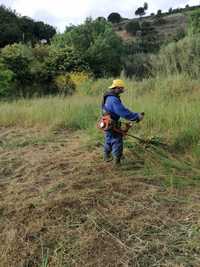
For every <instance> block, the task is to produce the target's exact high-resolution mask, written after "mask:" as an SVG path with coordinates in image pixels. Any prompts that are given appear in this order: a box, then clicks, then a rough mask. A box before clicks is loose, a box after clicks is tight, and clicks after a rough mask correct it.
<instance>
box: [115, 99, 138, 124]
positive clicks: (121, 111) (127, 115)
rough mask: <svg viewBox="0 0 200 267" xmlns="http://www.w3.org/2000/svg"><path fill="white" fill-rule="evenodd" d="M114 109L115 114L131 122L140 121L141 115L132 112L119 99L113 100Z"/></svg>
mask: <svg viewBox="0 0 200 267" xmlns="http://www.w3.org/2000/svg"><path fill="white" fill-rule="evenodd" d="M112 108H113V111H114V113H116V114H117V115H118V116H120V117H122V118H124V119H126V120H129V121H137V120H140V113H137V112H133V111H130V110H129V109H128V108H126V107H125V106H124V105H123V104H122V103H121V102H120V100H119V99H117V98H115V99H113V103H112Z"/></svg>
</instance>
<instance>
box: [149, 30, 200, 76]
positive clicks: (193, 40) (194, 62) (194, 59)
mask: <svg viewBox="0 0 200 267" xmlns="http://www.w3.org/2000/svg"><path fill="white" fill-rule="evenodd" d="M199 54H200V35H196V36H191V37H185V38H183V39H181V40H180V41H178V42H173V43H170V44H168V45H167V46H166V47H163V48H162V49H161V50H160V53H159V54H158V55H157V56H154V57H153V67H154V71H155V73H157V74H158V73H159V74H164V75H172V74H175V73H176V74H178V73H185V74H187V75H189V76H190V77H192V78H198V77H199V73H200V58H199Z"/></svg>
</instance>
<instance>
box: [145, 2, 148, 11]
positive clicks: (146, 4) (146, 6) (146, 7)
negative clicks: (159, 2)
mask: <svg viewBox="0 0 200 267" xmlns="http://www.w3.org/2000/svg"><path fill="white" fill-rule="evenodd" d="M147 9H148V3H147V2H145V3H144V10H147Z"/></svg>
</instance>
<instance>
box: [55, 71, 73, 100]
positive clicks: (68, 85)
mask: <svg viewBox="0 0 200 267" xmlns="http://www.w3.org/2000/svg"><path fill="white" fill-rule="evenodd" d="M55 84H56V86H57V88H58V92H59V93H60V94H61V95H72V94H73V93H74V91H75V89H76V85H75V83H74V82H73V81H72V79H71V78H70V75H69V74H65V75H58V76H57V77H56V78H55Z"/></svg>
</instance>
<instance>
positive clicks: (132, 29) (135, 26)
mask: <svg viewBox="0 0 200 267" xmlns="http://www.w3.org/2000/svg"><path fill="white" fill-rule="evenodd" d="M125 29H126V31H127V32H128V33H130V34H132V35H135V34H136V33H137V31H139V30H140V24H139V22H138V21H134V20H132V21H130V22H128V23H127V24H126V27H125Z"/></svg>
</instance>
